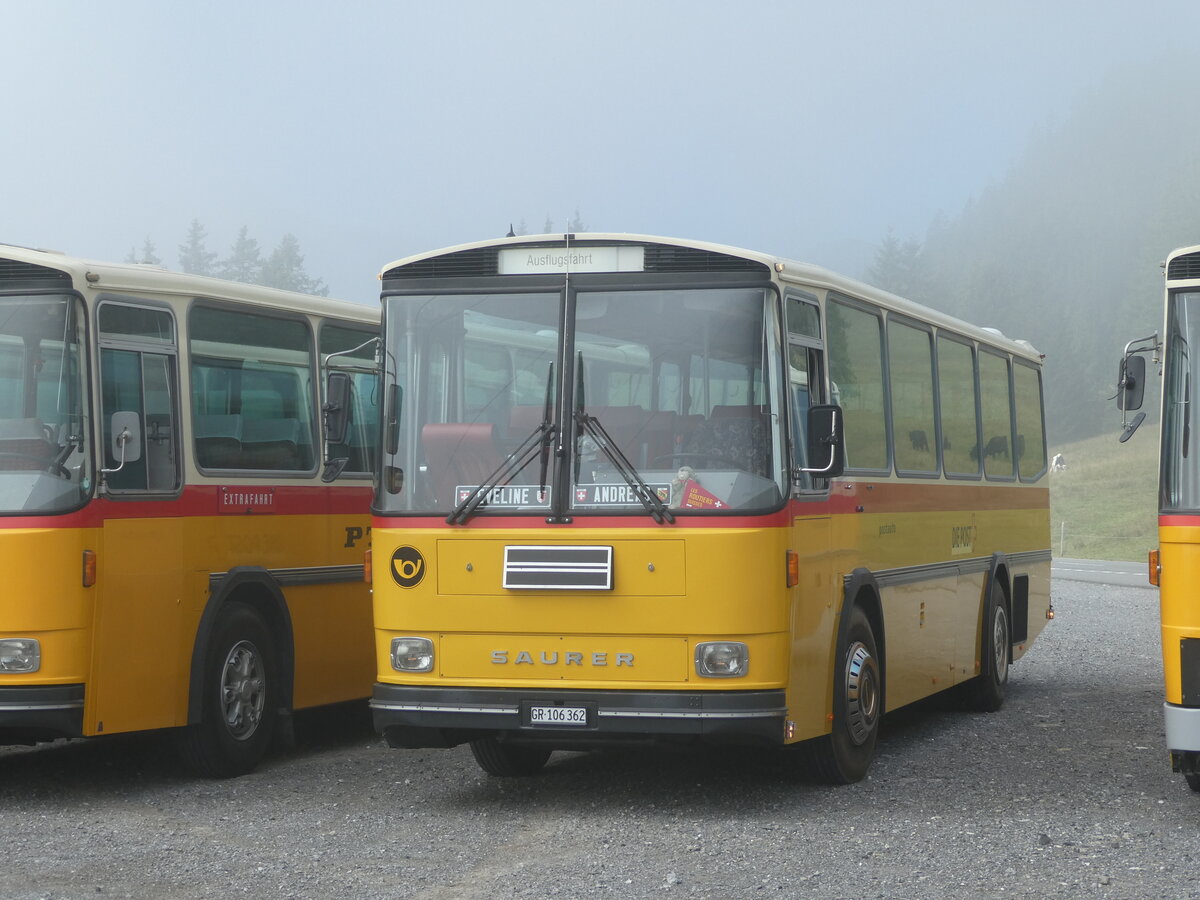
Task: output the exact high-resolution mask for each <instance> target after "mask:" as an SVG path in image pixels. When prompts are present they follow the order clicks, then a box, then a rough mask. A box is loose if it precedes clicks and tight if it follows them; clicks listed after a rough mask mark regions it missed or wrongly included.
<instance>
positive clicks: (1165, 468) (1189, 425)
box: [1159, 291, 1200, 512]
mask: <svg viewBox="0 0 1200 900" xmlns="http://www.w3.org/2000/svg"><path fill="white" fill-rule="evenodd" d="M1197 343H1200V292H1196V291H1189V292H1181V293H1176V294H1173V295H1171V296H1169V297H1168V301H1167V335H1166V347H1165V354H1166V357H1165V365H1166V368H1165V370H1164V372H1163V422H1162V462H1161V478H1160V482H1161V485H1160V490H1161V497H1160V498H1159V502H1160V505H1161V508H1162V509H1163V510H1164V511H1171V512H1182V511H1187V512H1195V511H1197V510H1200V478H1197V470H1196V467H1195V466H1194V465H1190V464H1189V459H1191V458H1193V454H1195V453H1196V443H1195V442H1196V440H1197V438H1198V437H1200V430H1198V428H1200V421H1198V420H1197V411H1196V404H1195V402H1194V400H1195V398H1194V397H1193V394H1194V393H1195V388H1196V377H1197V375H1200V370H1198V369H1197V366H1198V365H1200V357H1198V358H1195V359H1194V358H1193V357H1192V354H1191V349H1190V348H1191V346H1192V344H1197Z"/></svg>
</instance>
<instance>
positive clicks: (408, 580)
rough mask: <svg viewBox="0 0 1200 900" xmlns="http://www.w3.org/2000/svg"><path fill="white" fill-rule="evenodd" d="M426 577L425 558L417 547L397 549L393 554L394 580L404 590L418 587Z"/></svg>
mask: <svg viewBox="0 0 1200 900" xmlns="http://www.w3.org/2000/svg"><path fill="white" fill-rule="evenodd" d="M424 577H425V557H423V556H422V555H421V552H420V551H419V550H417V548H416V547H407V546H405V547H397V548H396V551H395V552H394V553H393V554H392V578H393V580H395V582H396V584H398V585H400V587H402V588H410V587H416V586H417V585H418V584H420V583H421V579H422V578H424Z"/></svg>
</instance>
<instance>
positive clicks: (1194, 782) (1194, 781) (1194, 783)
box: [1183, 774, 1200, 794]
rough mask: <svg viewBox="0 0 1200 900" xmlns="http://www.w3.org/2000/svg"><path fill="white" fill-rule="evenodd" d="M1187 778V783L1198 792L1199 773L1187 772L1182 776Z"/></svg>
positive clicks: (1199, 787) (1199, 792)
mask: <svg viewBox="0 0 1200 900" xmlns="http://www.w3.org/2000/svg"><path fill="white" fill-rule="evenodd" d="M1183 777H1184V778H1185V779H1187V785H1188V787H1190V788H1191V789H1192V790H1193V791H1195V792H1196V793H1197V794H1200V775H1196V774H1189V775H1184V776H1183Z"/></svg>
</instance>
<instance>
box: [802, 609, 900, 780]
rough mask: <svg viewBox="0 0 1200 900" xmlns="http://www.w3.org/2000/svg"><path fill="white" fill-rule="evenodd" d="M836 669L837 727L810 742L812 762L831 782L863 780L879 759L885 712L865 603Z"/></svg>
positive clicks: (849, 626)
mask: <svg viewBox="0 0 1200 900" xmlns="http://www.w3.org/2000/svg"><path fill="white" fill-rule="evenodd" d="M835 659H836V662H835V665H834V670H833V677H834V682H833V730H832V731H831V732H830V733H829V734H828V735H826V736H825V737H821V738H817V739H816V740H815V741H812V742H810V745H809V754H810V762H811V764H812V766H813V768H814V769H815V770H816V773H817V775H818V776H819V777H820V778H821V780H823V781H827V782H829V783H831V784H853V783H854V782H856V781H861V780H862V779H863V778H864V777H865V776H866V774H867V770H868V769H869V768H870V767H871V760H873V759H874V758H875V743H876V741H877V740H878V738H879V722H880V719H881V717H882V715H883V677H882V674H881V669H880V665H879V653H878V650H877V649H876V644H875V632H874V631H873V630H872V628H871V622H870V620H869V619H868V618H867V614H866V613H865V612H863V609H862V607H861V606H857V605H856V606H855V607H854V609H853V610H851V612H850V619H849V621H848V622H847V623H846V629H845V633H844V634H842V635H841V636H840V638H839V641H838V652H837V655H836V657H835Z"/></svg>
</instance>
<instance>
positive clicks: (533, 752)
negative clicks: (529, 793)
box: [471, 737, 550, 776]
mask: <svg viewBox="0 0 1200 900" xmlns="http://www.w3.org/2000/svg"><path fill="white" fill-rule="evenodd" d="M471 753H472V754H474V756H475V762H477V763H479V768H481V769H483V771H485V772H487V773H488V774H489V775H502V776H507V775H536V774H537V773H538V772H540V771H541V770H542V767H543V766H544V765H546V760H548V759H549V758H550V751H549V750H545V749H542V748H541V747H521V746H514V745H513V744H506V743H502V742H500V741H498V740H496V739H495V738H494V737H485V738H477V739H476V740H473V741H471Z"/></svg>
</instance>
